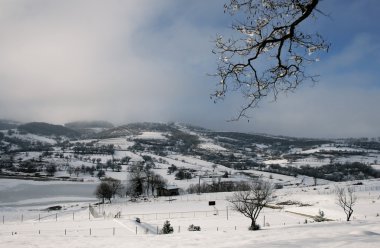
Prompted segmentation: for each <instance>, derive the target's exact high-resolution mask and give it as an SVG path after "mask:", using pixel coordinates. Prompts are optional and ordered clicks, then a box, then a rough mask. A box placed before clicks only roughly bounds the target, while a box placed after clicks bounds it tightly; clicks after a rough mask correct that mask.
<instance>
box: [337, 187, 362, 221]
mask: <svg viewBox="0 0 380 248" xmlns="http://www.w3.org/2000/svg"><path fill="white" fill-rule="evenodd" d="M335 194H336V204H337V205H338V206H340V207H341V208H342V209H343V211H344V213H345V214H346V217H347V218H346V220H347V221H350V219H351V216H352V213H353V212H354V209H353V207H354V205H355V203H356V201H357V199H358V198H357V196H356V194H355V188H354V187H352V186H350V187H338V186H337V187H336V188H335Z"/></svg>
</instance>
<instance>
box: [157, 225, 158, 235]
mask: <svg viewBox="0 0 380 248" xmlns="http://www.w3.org/2000/svg"><path fill="white" fill-rule="evenodd" d="M157 234H158V226H157Z"/></svg>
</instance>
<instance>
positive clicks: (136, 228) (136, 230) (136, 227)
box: [136, 226, 137, 235]
mask: <svg viewBox="0 0 380 248" xmlns="http://www.w3.org/2000/svg"><path fill="white" fill-rule="evenodd" d="M136 235H137V226H136Z"/></svg>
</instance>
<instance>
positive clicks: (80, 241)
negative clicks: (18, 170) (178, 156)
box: [0, 180, 380, 248]
mask: <svg viewBox="0 0 380 248" xmlns="http://www.w3.org/2000/svg"><path fill="white" fill-rule="evenodd" d="M363 183H364V185H358V186H355V187H356V190H357V195H358V198H359V200H358V203H357V205H355V208H354V210H355V211H354V216H353V217H354V220H353V221H350V222H345V221H344V213H343V212H342V210H341V209H340V208H339V207H338V206H337V205H336V204H335V199H334V194H333V189H334V186H335V184H330V185H323V186H317V187H298V188H285V189H282V190H278V191H276V196H277V197H276V199H275V202H274V203H273V204H275V203H276V202H277V203H278V202H282V201H286V200H293V201H299V202H301V203H304V204H309V205H310V206H303V207H300V206H296V205H290V206H284V208H283V209H264V210H263V212H262V214H261V215H260V217H259V219H258V222H259V224H260V225H262V226H263V229H262V230H260V231H256V232H251V231H248V230H247V226H248V225H249V220H248V219H247V218H245V217H243V216H242V215H240V214H239V213H236V212H233V211H231V209H230V208H229V209H228V211H227V207H229V203H228V202H227V201H226V200H225V199H226V197H227V196H228V195H230V194H231V193H216V194H202V195H182V196H178V197H172V198H170V199H169V198H165V197H163V198H162V197H161V198H154V199H153V198H150V199H149V201H144V200H139V201H138V202H136V203H132V202H129V201H126V199H124V198H121V199H118V200H117V201H116V203H113V204H111V205H105V206H99V207H95V208H94V209H93V213H94V214H91V215H89V210H88V207H87V205H86V204H81V205H80V204H78V205H75V204H72V205H67V207H66V210H65V211H63V212H55V211H52V212H46V211H41V209H39V210H40V211H38V209H37V210H36V209H34V211H26V209H24V211H25V212H23V214H24V218H25V219H24V220H23V221H22V222H21V219H17V220H14V221H9V220H8V219H7V215H6V214H7V212H6V211H3V212H1V213H0V216H1V215H5V217H6V218H5V222H4V223H1V219H0V244H1V247H12V248H13V247H14V248H21V247H43V248H45V247H55V248H57V247H58V248H60V247H70V248H71V247H73V248H74V247H75V248H77V247H78V248H79V247H208V248H214V247H258V246H259V247H378V244H379V242H380V217H379V216H378V215H379V212H380V181H379V180H368V181H363ZM209 201H216V209H215V208H213V207H211V206H209V205H208V202H209ZM35 208H36V207H35ZM319 210H322V211H324V212H325V216H326V218H329V219H332V220H333V221H329V222H322V223H312V222H313V220H312V218H310V217H308V216H307V215H316V214H317V213H318V211H319ZM36 211H37V212H36ZM118 212H120V213H121V218H113V217H114V216H115V215H116V214H117V213H118ZM227 212H228V214H227ZM103 213H104V215H103ZM38 214H40V216H41V219H40V220H39V219H38V217H37V218H36V217H35V218H27V216H28V215H34V216H38ZM55 214H57V215H55ZM94 216H99V218H94ZM227 216H228V218H227ZM135 217H139V218H140V219H141V224H138V223H136V222H135V221H134V219H135ZM0 218H1V217H0ZM89 218H90V220H89ZM264 218H265V219H264ZM165 220H169V221H170V222H171V224H172V225H173V227H174V233H173V234H170V235H157V234H156V233H157V229H159V228H161V227H162V225H163V223H164V221H165ZM305 220H307V222H308V223H307V224H305ZM264 223H265V224H264ZM190 224H194V225H199V226H200V227H201V231H200V232H190V231H187V227H188V226H189V225H190ZM136 232H137V234H136ZM12 234H13V235H12Z"/></svg>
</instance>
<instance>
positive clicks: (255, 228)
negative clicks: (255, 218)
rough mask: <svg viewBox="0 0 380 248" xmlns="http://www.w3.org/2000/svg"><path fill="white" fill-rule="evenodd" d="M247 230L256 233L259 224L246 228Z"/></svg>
mask: <svg viewBox="0 0 380 248" xmlns="http://www.w3.org/2000/svg"><path fill="white" fill-rule="evenodd" d="M248 230H250V231H257V230H260V225H259V224H255V225H254V226H250V227H249V228H248Z"/></svg>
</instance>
